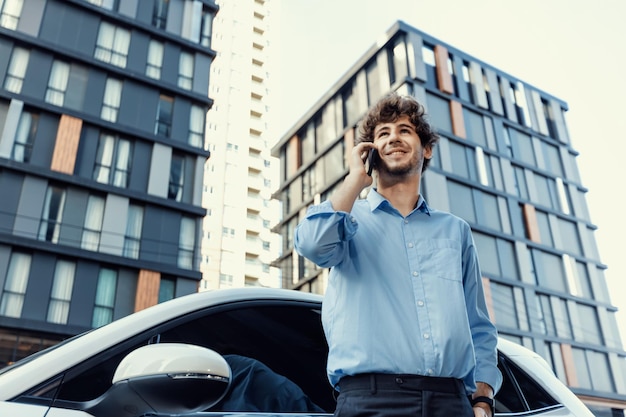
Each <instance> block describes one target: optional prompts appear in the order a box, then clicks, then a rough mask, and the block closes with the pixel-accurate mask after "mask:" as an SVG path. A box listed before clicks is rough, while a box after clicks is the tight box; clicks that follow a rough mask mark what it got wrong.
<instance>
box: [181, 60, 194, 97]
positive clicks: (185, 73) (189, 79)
mask: <svg viewBox="0 0 626 417" xmlns="http://www.w3.org/2000/svg"><path fill="white" fill-rule="evenodd" d="M193 66H194V56H193V55H192V54H190V53H189V52H181V53H180V57H179V60H178V86H179V87H180V88H184V89H185V90H191V87H192V85H193Z"/></svg>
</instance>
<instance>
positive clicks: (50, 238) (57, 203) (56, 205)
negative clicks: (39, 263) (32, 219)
mask: <svg viewBox="0 0 626 417" xmlns="http://www.w3.org/2000/svg"><path fill="white" fill-rule="evenodd" d="M64 206H65V190H63V189H62V188H59V187H48V190H47V191H46V200H45V202H44V208H43V214H42V216H41V224H40V225H39V235H38V239H39V240H45V241H47V242H52V243H57V242H58V240H59V232H60V229H61V222H62V220H63V208H64Z"/></svg>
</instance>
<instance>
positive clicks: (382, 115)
mask: <svg viewBox="0 0 626 417" xmlns="http://www.w3.org/2000/svg"><path fill="white" fill-rule="evenodd" d="M402 116H408V117H409V120H410V121H411V123H413V124H414V125H415V131H416V132H417V135H418V136H419V138H420V141H421V142H422V147H424V148H426V147H430V148H431V149H432V148H434V147H435V144H436V143H437V141H438V140H439V135H438V134H437V132H435V130H434V129H433V128H432V127H431V126H430V124H429V123H428V120H427V118H426V111H425V109H424V106H422V105H421V104H420V103H418V102H417V100H415V98H413V97H411V96H401V95H399V94H398V93H396V92H395V91H394V92H391V93H388V94H387V95H385V96H384V97H383V98H381V99H380V100H379V101H378V102H377V103H376V104H374V105H373V106H372V107H371V108H370V109H369V111H368V112H367V114H366V115H365V116H364V117H363V119H362V120H361V123H360V124H359V130H358V136H357V137H356V138H355V140H354V144H355V145H358V144H359V143H361V142H374V129H375V128H376V126H378V125H379V124H381V123H389V122H395V121H396V120H398V119H399V118H400V117H402ZM429 164H430V159H424V165H423V166H422V171H425V170H426V168H427V167H428V165H429Z"/></svg>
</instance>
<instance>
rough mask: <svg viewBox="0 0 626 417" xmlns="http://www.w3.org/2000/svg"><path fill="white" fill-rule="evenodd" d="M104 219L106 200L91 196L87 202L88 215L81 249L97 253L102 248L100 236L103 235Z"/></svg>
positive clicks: (86, 214) (86, 215)
mask: <svg viewBox="0 0 626 417" xmlns="http://www.w3.org/2000/svg"><path fill="white" fill-rule="evenodd" d="M103 219H104V198H102V197H96V196H93V195H91V196H89V199H88V200H87V213H85V223H84V226H83V237H82V241H81V245H80V247H81V248H83V249H87V250H91V251H97V250H98V248H99V247H100V235H101V233H102V220H103Z"/></svg>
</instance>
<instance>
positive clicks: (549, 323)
mask: <svg viewBox="0 0 626 417" xmlns="http://www.w3.org/2000/svg"><path fill="white" fill-rule="evenodd" d="M537 303H538V304H539V313H540V318H539V319H540V326H541V333H543V334H545V335H548V336H556V324H555V322H554V314H552V304H551V301H550V296H549V295H547V294H537Z"/></svg>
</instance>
